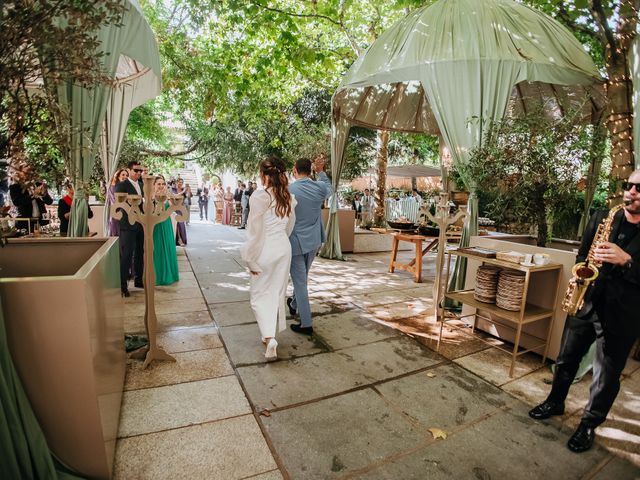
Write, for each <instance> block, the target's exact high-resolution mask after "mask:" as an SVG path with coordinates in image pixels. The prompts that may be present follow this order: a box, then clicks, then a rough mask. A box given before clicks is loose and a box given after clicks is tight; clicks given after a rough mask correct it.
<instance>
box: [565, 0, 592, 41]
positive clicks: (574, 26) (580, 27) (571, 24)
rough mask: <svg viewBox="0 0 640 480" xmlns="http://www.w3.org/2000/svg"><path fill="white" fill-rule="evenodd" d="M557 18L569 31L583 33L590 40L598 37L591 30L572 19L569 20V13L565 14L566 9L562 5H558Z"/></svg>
mask: <svg viewBox="0 0 640 480" xmlns="http://www.w3.org/2000/svg"><path fill="white" fill-rule="evenodd" d="M558 17H559V18H560V20H562V23H564V24H565V25H566V26H567V27H569V28H570V29H571V30H574V31H577V32H580V33H584V34H585V35H588V36H589V37H591V38H597V37H598V34H597V33H596V32H594V31H593V30H591V29H589V28H587V27H586V26H584V25H580V24H579V23H576V21H575V20H574V19H573V18H571V16H570V15H569V12H567V9H566V8H565V6H564V4H562V3H561V4H560V5H558Z"/></svg>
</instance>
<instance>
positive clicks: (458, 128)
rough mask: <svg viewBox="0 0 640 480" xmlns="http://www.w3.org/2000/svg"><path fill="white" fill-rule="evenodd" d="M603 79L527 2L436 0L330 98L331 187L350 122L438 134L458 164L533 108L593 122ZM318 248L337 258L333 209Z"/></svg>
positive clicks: (401, 25) (389, 35)
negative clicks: (574, 113)
mask: <svg viewBox="0 0 640 480" xmlns="http://www.w3.org/2000/svg"><path fill="white" fill-rule="evenodd" d="M600 83H601V77H600V74H599V73H598V70H597V68H596V66H595V65H594V64H593V62H592V60H591V58H590V57H589V55H588V54H587V53H586V52H585V51H584V49H583V47H582V45H581V44H580V43H579V42H578V41H577V40H576V38H575V37H574V36H573V35H572V34H571V32H570V31H569V30H567V29H566V28H565V27H563V26H562V25H560V24H559V23H558V22H556V21H555V20H553V19H552V18H550V17H548V16H547V15H545V14H544V13H542V12H540V11H538V10H535V9H533V8H530V7H528V6H526V5H522V4H519V3H516V2H514V1H511V0H440V1H438V2H436V3H434V4H433V5H431V6H428V7H423V8H419V9H417V10H415V11H413V12H412V13H410V14H409V15H407V16H406V17H405V18H404V19H402V20H400V21H399V22H397V23H396V24H395V25H393V26H392V27H391V28H389V30H387V31H386V32H384V33H383V34H382V35H381V36H380V37H379V38H378V39H377V40H376V41H375V42H374V43H373V44H372V45H371V46H370V47H369V49H368V50H367V51H366V52H365V53H364V54H363V55H361V56H360V57H359V58H358V59H357V60H356V62H355V63H354V64H353V65H352V67H351V68H350V69H349V71H348V72H347V74H346V75H345V78H344V79H343V81H342V83H341V84H340V87H339V88H338V89H337V91H336V92H335V94H334V96H333V99H332V132H333V135H332V150H331V152H332V158H331V170H332V174H333V182H334V186H335V187H337V184H338V182H339V180H340V173H341V171H342V167H343V162H344V158H343V155H344V148H345V143H346V139H347V137H348V134H349V128H350V127H351V125H359V126H364V127H368V128H374V129H384V130H391V131H399V132H408V133H427V134H432V135H440V136H441V137H442V138H443V139H444V141H445V143H446V145H447V146H448V147H449V151H450V152H451V156H452V158H453V161H454V163H456V164H458V165H465V164H466V162H467V161H468V159H469V155H470V152H471V151H472V150H473V149H474V148H477V147H479V146H480V145H481V143H482V141H483V127H484V126H485V125H487V123H488V122H491V121H496V120H500V119H501V118H502V117H503V116H504V115H505V114H506V113H508V114H513V115H518V114H526V112H527V109H528V108H530V107H532V106H533V105H534V104H537V105H544V107H545V109H546V110H547V111H548V112H549V115H552V116H558V115H561V114H562V112H563V111H564V110H565V109H567V108H582V110H583V114H584V115H583V117H584V118H585V119H588V118H591V116H592V114H593V113H594V112H596V111H600V110H601V109H602V107H603V104H604V96H603V95H602V93H601V92H600V91H599V88H600ZM463 181H464V182H465V184H466V187H467V188H468V189H469V191H470V192H471V196H470V200H469V209H470V219H471V220H470V221H469V222H467V223H466V225H465V229H464V231H463V237H462V244H463V245H466V244H468V241H469V237H470V236H471V235H474V234H476V233H477V210H478V201H477V196H476V194H475V184H474V181H473V179H472V178H463ZM321 254H322V255H323V256H325V257H328V258H341V250H340V239H339V236H338V228H337V223H336V215H335V213H332V214H331V215H330V219H329V225H328V241H327V243H326V244H325V246H324V247H323V250H322V252H321ZM463 263H464V262H459V265H460V266H461V267H462V268H464V267H463ZM457 268H458V267H457ZM455 277H456V276H455V275H454V278H455Z"/></svg>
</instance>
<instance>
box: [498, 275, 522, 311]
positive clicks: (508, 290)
mask: <svg viewBox="0 0 640 480" xmlns="http://www.w3.org/2000/svg"><path fill="white" fill-rule="evenodd" d="M524 281H525V273H524V272H519V271H517V270H510V269H504V270H501V271H500V275H499V279H498V292H497V294H496V305H497V306H498V307H500V308H504V309H505V310H510V311H513V312H515V311H518V310H520V307H521V304H522V295H523V293H524Z"/></svg>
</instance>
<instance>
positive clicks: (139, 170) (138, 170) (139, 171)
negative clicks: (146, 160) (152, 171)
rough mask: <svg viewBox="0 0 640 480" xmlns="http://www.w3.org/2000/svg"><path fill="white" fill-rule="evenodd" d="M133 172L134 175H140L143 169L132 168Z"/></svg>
mask: <svg viewBox="0 0 640 480" xmlns="http://www.w3.org/2000/svg"><path fill="white" fill-rule="evenodd" d="M133 171H134V172H136V173H142V172H144V169H143V168H134V169H133Z"/></svg>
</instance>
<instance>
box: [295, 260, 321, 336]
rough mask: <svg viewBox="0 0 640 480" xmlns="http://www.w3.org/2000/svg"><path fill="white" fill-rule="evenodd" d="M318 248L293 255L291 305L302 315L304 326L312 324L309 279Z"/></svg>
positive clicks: (301, 323) (302, 324)
mask: <svg viewBox="0 0 640 480" xmlns="http://www.w3.org/2000/svg"><path fill="white" fill-rule="evenodd" d="M317 253H318V249H317V248H316V249H314V250H312V251H310V252H307V253H303V254H301V255H293V256H292V257H291V269H290V270H289V272H290V274H291V282H292V283H293V298H292V302H291V306H292V307H293V308H295V309H296V310H297V311H298V315H300V325H301V326H302V327H310V326H311V305H310V304H309V291H308V289H307V280H308V278H309V270H310V269H311V264H312V263H313V259H314V258H316V254H317Z"/></svg>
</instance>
